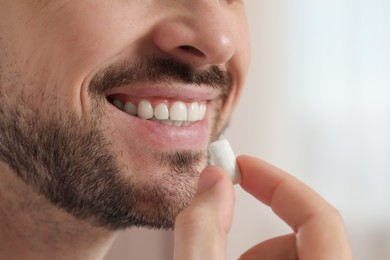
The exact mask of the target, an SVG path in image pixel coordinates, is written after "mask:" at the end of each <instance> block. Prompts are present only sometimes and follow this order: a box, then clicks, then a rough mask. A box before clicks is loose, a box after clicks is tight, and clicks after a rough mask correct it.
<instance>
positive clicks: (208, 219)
mask: <svg viewBox="0 0 390 260" xmlns="http://www.w3.org/2000/svg"><path fill="white" fill-rule="evenodd" d="M237 162H238V164H239V167H240V170H241V174H242V182H241V186H242V187H243V188H244V189H245V190H246V191H247V192H249V193H250V194H252V195H253V196H254V197H256V198H257V199H258V200H260V201H261V202H263V203H264V204H266V205H268V206H270V207H271V208H272V209H273V211H274V212H275V213H276V214H277V215H278V216H279V217H280V218H281V219H282V220H283V221H285V222H286V223H287V224H288V225H289V226H290V227H291V228H292V230H293V231H294V233H292V234H289V235H285V236H282V237H277V238H273V239H270V240H267V241H264V242H262V243H260V244H258V245H256V246H254V247H252V248H251V249H249V250H248V251H247V252H245V253H244V254H243V255H242V256H241V258H240V259H244V260H245V259H275V260H276V259H283V260H288V259H300V260H314V259H315V260H317V259H332V260H333V259H337V260H350V259H352V255H351V251H350V247H349V243H348V239H347V236H346V233H345V230H344V225H343V221H342V218H341V216H340V214H339V213H338V211H337V210H336V209H334V208H333V207H332V206H331V205H330V204H328V203H327V202H326V201H325V200H324V199H322V198H321V197H320V196H319V195H318V194H317V193H315V192H314V191H313V190H311V189H310V188H309V187H307V186H306V185H305V184H303V183H302V182H300V181H299V180H297V179H296V178H294V177H293V176H291V175H289V174H287V173H284V172H283V171H281V170H280V169H277V168H275V167H274V166H271V165H269V164H267V163H266V162H264V161H261V160H259V159H255V158H252V157H249V156H240V157H239V158H238V159H237ZM222 172H223V171H222V170H221V169H218V168H211V167H209V168H207V169H206V170H205V171H204V172H203V173H202V175H201V178H200V184H199V192H198V194H197V196H196V197H195V199H194V201H193V203H192V204H191V205H190V206H189V207H188V208H187V209H186V210H184V211H183V212H182V213H181V214H180V215H179V216H178V218H177V221H176V227H175V251H174V252H175V259H221V260H222V259H226V255H225V251H226V239H227V234H228V232H229V229H230V225H231V219H232V210H233V201H234V195H233V194H234V192H233V189H232V186H231V183H229V180H228V179H227V178H226V176H224V175H223V173H222Z"/></svg>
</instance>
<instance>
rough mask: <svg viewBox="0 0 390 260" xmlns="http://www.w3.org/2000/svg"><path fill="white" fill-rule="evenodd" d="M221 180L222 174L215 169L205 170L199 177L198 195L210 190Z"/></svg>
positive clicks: (208, 168)
mask: <svg viewBox="0 0 390 260" xmlns="http://www.w3.org/2000/svg"><path fill="white" fill-rule="evenodd" d="M219 178H221V174H220V172H219V171H218V170H216V169H215V168H214V167H207V168H206V169H204V170H203V172H202V173H201V175H200V177H199V182H198V191H197V193H202V192H204V191H206V190H209V189H210V188H211V187H213V186H214V185H215V184H216V183H217V182H218V180H219Z"/></svg>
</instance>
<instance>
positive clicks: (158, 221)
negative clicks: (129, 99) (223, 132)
mask: <svg viewBox="0 0 390 260" xmlns="http://www.w3.org/2000/svg"><path fill="white" fill-rule="evenodd" d="M135 81H136V82H148V83H150V82H161V81H165V82H181V83H192V84H193V83H195V84H197V85H199V86H200V85H203V86H208V87H213V88H219V89H220V92H221V94H222V96H225V95H226V94H227V93H228V87H229V85H230V84H229V82H230V81H229V77H228V75H227V74H226V73H224V72H223V71H221V70H220V69H219V68H218V67H216V66H213V67H210V68H208V69H204V70H201V71H200V70H198V71H195V70H193V69H192V68H191V67H190V66H188V65H186V64H183V63H181V62H180V61H177V60H174V59H171V58H167V57H152V58H148V59H146V58H143V59H139V60H136V61H119V62H117V63H115V64H112V65H110V66H108V67H107V68H104V69H103V70H101V71H100V72H98V73H97V74H96V75H95V77H94V78H93V79H92V80H91V83H90V85H89V89H88V92H89V95H90V97H91V106H92V108H93V109H92V111H94V112H93V114H92V115H91V117H90V118H91V119H90V121H89V122H85V121H84V120H82V118H80V117H78V116H77V115H76V114H75V113H71V112H65V111H64V112H58V113H52V114H50V115H43V114H42V112H38V111H37V110H35V109H33V108H32V107H28V102H27V103H23V104H22V103H15V104H11V105H7V106H6V105H4V104H3V102H0V116H1V118H2V119H1V120H0V160H1V161H3V162H5V163H6V164H8V165H9V166H10V167H11V169H13V171H14V172H15V173H16V174H17V175H18V176H19V177H20V178H21V179H22V180H23V181H24V182H25V183H26V184H28V185H30V186H31V187H33V189H34V190H36V191H37V192H38V193H39V194H42V195H43V196H45V197H46V198H47V200H49V201H50V202H51V203H53V204H54V205H55V206H57V207H59V208H61V209H64V210H66V211H67V212H69V213H70V214H72V215H73V216H74V217H76V218H77V219H80V220H85V221H88V222H89V223H91V224H92V225H94V226H98V227H103V228H106V229H110V230H117V229H123V228H126V227H130V226H142V227H149V228H171V227H173V224H174V220H175V217H176V216H177V214H178V213H179V212H180V211H181V210H182V209H183V208H185V207H186V206H187V205H188V203H189V202H190V201H191V199H192V197H193V196H194V194H195V192H196V186H197V179H198V177H199V172H198V170H197V169H198V166H199V165H200V164H201V163H203V162H204V161H205V159H206V153H205V151H180V152H173V153H155V155H154V156H155V160H157V161H159V162H160V165H161V169H168V170H164V172H162V173H158V174H156V175H158V176H160V177H159V178H156V179H151V180H149V181H148V182H143V183H136V182H135V181H134V180H133V179H132V178H131V176H132V174H129V173H126V171H128V169H125V168H124V167H122V166H121V165H120V164H119V163H118V161H117V158H115V155H114V154H113V152H112V147H111V140H109V139H108V138H107V137H106V136H105V134H104V131H103V129H102V126H101V124H100V122H101V120H102V118H104V117H105V116H106V115H105V106H106V105H107V102H108V101H107V98H106V97H105V95H104V93H105V92H106V91H107V90H108V89H109V88H112V87H118V86H125V85H126V86H127V85H131V84H132V83H134V82H135ZM1 91H3V88H2V89H1V90H0V92H1ZM1 96H2V95H0V101H1V99H2V98H1ZM25 99H26V97H25V96H24V94H23V93H21V94H20V96H19V97H18V99H17V100H25ZM216 114H217V115H218V113H216ZM213 121H214V125H213V127H212V135H213V136H214V137H215V136H216V135H217V133H216V129H217V124H218V123H219V119H218V118H215V119H214V120H213ZM129 176H130V177H129ZM161 176H162V177H161Z"/></svg>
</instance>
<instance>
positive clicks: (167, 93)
mask: <svg viewBox="0 0 390 260" xmlns="http://www.w3.org/2000/svg"><path fill="white" fill-rule="evenodd" d="M117 94H123V95H127V96H133V97H145V98H147V97H162V98H170V99H177V100H188V101H203V100H212V99H215V98H217V97H218V96H220V95H221V94H222V93H221V92H220V90H217V89H213V88H211V87H208V86H202V85H192V84H172V85H171V84H169V85H167V84H161V85H157V84H153V85H148V86H145V85H143V84H133V85H131V86H122V87H114V88H111V89H110V90H108V91H107V92H106V96H110V95H117Z"/></svg>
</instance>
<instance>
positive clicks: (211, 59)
mask: <svg viewBox="0 0 390 260" xmlns="http://www.w3.org/2000/svg"><path fill="white" fill-rule="evenodd" d="M204 17H205V15H202V17H199V16H196V15H195V14H194V15H193V16H192V18H191V19H173V20H170V21H166V22H162V23H160V24H159V25H158V27H157V29H156V30H155V31H154V36H153V41H154V43H155V45H156V46H157V47H158V48H159V49H160V50H162V51H163V52H165V53H168V54H170V55H173V56H175V57H177V58H179V59H182V60H184V61H186V62H189V63H192V64H198V65H199V66H202V65H218V64H223V63H225V62H227V61H228V60H229V59H230V58H231V57H232V56H233V54H234V52H235V45H234V41H233V37H232V35H231V33H230V30H229V26H228V20H227V19H224V18H223V16H222V15H219V16H213V17H210V16H207V17H206V18H204Z"/></svg>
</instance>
